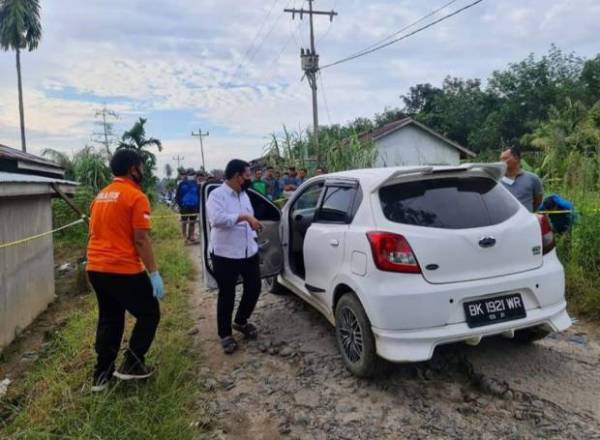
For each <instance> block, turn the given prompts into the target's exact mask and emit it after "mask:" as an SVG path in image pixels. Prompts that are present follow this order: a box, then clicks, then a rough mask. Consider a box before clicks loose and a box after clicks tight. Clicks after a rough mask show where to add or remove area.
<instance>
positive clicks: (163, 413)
mask: <svg viewBox="0 0 600 440" xmlns="http://www.w3.org/2000/svg"><path fill="white" fill-rule="evenodd" d="M165 212H168V211H164V210H163V211H162V213H163V214H164V213H165ZM154 231H155V232H154V234H153V236H154V239H155V249H156V254H157V258H158V264H159V267H160V270H161V273H162V275H163V277H164V279H165V283H166V291H167V297H166V299H165V300H164V301H163V302H162V303H161V309H162V310H161V311H162V321H161V324H160V327H159V330H158V334H157V338H156V341H155V343H154V345H153V348H152V349H151V351H150V353H149V356H148V359H149V362H152V363H155V364H156V365H157V366H158V372H157V374H156V376H155V377H153V378H151V379H150V380H149V381H148V382H147V383H140V384H127V383H116V384H115V385H114V386H112V388H110V389H109V390H108V391H107V392H105V393H100V394H92V393H91V392H90V381H91V374H92V367H93V363H94V351H93V341H94V333H95V325H96V313H97V312H96V305H95V299H94V298H93V296H92V295H90V296H89V297H88V298H87V299H86V300H85V301H84V305H83V307H81V308H80V309H79V310H78V311H77V312H76V313H75V314H74V315H73V316H72V317H71V318H70V319H69V320H68V322H67V324H66V326H65V327H64V328H62V329H59V330H58V331H57V332H56V333H55V334H54V336H53V337H52V338H51V340H50V343H49V345H48V346H47V347H46V348H45V350H44V351H43V353H42V354H41V357H40V359H39V360H38V361H37V362H36V364H35V365H34V367H33V369H32V370H31V371H30V372H29V373H28V374H27V377H26V379H25V380H24V381H23V382H22V383H17V384H15V385H14V387H12V389H11V390H10V396H9V398H10V400H9V402H10V403H6V401H4V403H2V402H0V405H2V406H3V408H2V407H0V409H1V410H0V414H3V415H4V417H5V418H4V421H3V419H0V429H2V431H0V437H5V438H11V439H21V438H23V439H30V438H44V439H45V438H77V439H91V438H97V439H175V438H177V439H191V438H194V437H196V436H197V435H198V434H199V433H198V431H197V428H194V427H193V424H191V422H193V421H194V420H197V419H195V417H196V416H197V414H195V409H194V404H195V402H196V401H197V399H198V397H199V394H200V392H201V387H200V386H199V385H198V374H197V372H198V367H199V363H200V360H199V358H198V355H197V354H196V352H195V351H194V350H193V347H192V345H191V340H190V337H189V336H188V334H187V332H188V330H189V328H190V327H191V326H192V324H193V320H192V317H191V315H190V310H189V303H188V295H189V289H190V276H191V274H192V272H193V270H192V264H191V262H190V260H189V257H188V255H187V253H186V252H185V249H184V248H183V245H182V243H181V240H179V238H180V237H179V232H178V225H177V223H176V221H175V220H174V219H158V220H157V221H156V224H155V225H154ZM7 415H8V416H7Z"/></svg>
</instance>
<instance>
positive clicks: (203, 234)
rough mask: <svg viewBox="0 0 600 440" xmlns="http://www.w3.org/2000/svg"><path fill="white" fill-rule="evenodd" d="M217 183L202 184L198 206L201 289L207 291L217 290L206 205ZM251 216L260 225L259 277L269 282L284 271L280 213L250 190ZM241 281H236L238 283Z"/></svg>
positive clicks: (271, 204)
mask: <svg viewBox="0 0 600 440" xmlns="http://www.w3.org/2000/svg"><path fill="white" fill-rule="evenodd" d="M220 185H221V184H220V183H213V182H209V183H204V184H203V185H202V189H201V191H202V203H201V204H200V206H201V208H200V240H201V246H202V268H203V271H202V272H203V277H204V285H205V287H207V288H208V289H216V288H217V283H216V281H215V279H214V277H213V266H212V260H211V256H210V252H209V249H210V246H209V241H210V224H209V222H208V218H207V215H206V203H205V202H206V201H207V200H208V196H209V195H210V192H211V191H212V190H214V189H215V188H218V187H219V186H220ZM247 193H248V197H250V202H251V203H252V208H253V209H254V216H255V217H256V219H257V220H258V221H260V222H261V224H262V225H263V229H262V231H260V232H259V233H258V238H257V243H258V249H259V255H260V276H261V278H269V277H273V276H276V275H278V274H279V273H280V272H281V270H282V269H283V250H282V247H281V236H280V232H279V225H280V223H281V211H280V210H279V208H277V206H275V205H274V204H273V202H271V201H270V200H269V199H268V198H266V197H265V196H263V195H262V194H260V193H258V192H256V191H254V190H252V189H249V190H248V191H247ZM239 282H241V279H240V280H238V283H239Z"/></svg>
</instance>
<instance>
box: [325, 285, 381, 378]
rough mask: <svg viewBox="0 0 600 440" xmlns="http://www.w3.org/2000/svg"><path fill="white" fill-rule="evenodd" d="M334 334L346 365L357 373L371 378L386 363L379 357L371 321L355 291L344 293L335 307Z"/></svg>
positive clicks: (359, 375) (353, 372)
mask: <svg viewBox="0 0 600 440" xmlns="http://www.w3.org/2000/svg"><path fill="white" fill-rule="evenodd" d="M335 333H336V339H337V343H338V349H339V350H340V353H341V354H342V359H343V361H344V365H345V366H346V368H347V369H348V370H349V371H350V372H351V373H352V374H354V375H355V376H358V377H372V376H374V375H376V374H377V373H378V372H379V371H380V370H381V368H382V366H383V360H382V359H381V358H380V357H379V356H377V350H376V346H375V337H374V336H373V332H372V331H371V323H370V322H369V318H368V317H367V314H366V313H365V310H364V309H363V307H362V305H361V303H360V301H359V300H358V298H357V297H356V296H355V295H354V294H353V293H347V294H345V295H344V296H343V297H342V298H341V299H340V300H339V302H338V303H337V306H336V308H335Z"/></svg>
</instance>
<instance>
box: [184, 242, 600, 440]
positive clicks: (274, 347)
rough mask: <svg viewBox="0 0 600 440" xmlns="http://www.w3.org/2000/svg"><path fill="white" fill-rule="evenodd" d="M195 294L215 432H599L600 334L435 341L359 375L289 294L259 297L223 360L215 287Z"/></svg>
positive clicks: (349, 435) (582, 328)
mask: <svg viewBox="0 0 600 440" xmlns="http://www.w3.org/2000/svg"><path fill="white" fill-rule="evenodd" d="M192 252H193V254H194V261H195V262H196V263H199V249H198V247H196V248H194V249H193V251H192ZM196 292H197V293H196V295H195V296H194V309H195V311H194V313H195V314H196V315H197V316H198V330H199V331H198V332H197V334H196V338H197V342H198V345H199V347H200V349H201V350H202V351H203V353H204V358H205V362H206V368H205V369H204V374H205V376H206V387H207V389H209V390H211V391H210V392H209V393H208V394H207V396H206V401H204V402H199V404H200V405H203V406H204V407H208V408H209V410H210V412H212V413H213V414H214V416H215V419H216V421H215V423H214V432H213V434H212V435H213V437H214V438H225V439H236V440H237V439H252V440H256V439H277V438H301V439H363V438H364V439H379V438H386V439H387V438H389V439H397V438H422V439H431V438H457V439H459V438H460V439H463V438H467V439H468V438H473V439H488V438H489V439H495V438H511V439H527V438H557V439H558V438H560V439H568V438H576V439H579V438H581V439H593V438H597V439H600V374H599V372H598V369H599V367H600V335H599V334H598V333H597V332H595V330H594V329H593V328H592V327H589V326H586V325H584V324H577V325H575V326H574V327H573V328H572V329H571V330H569V331H568V332H565V333H564V334H560V335H553V336H552V337H550V338H547V339H546V340H544V341H542V342H539V343H536V344H533V345H531V346H519V345H516V344H514V343H512V342H511V341H507V340H503V339H499V338H494V339H490V340H487V341H484V342H482V343H481V344H480V345H479V346H477V347H467V346H465V345H462V344H456V345H451V346H446V347H441V348H440V349H438V350H436V354H435V357H434V359H433V360H432V361H430V362H427V363H423V364H411V365H396V366H393V367H392V368H391V369H390V371H389V372H387V373H386V374H385V375H384V376H382V377H380V378H378V379H376V380H370V381H366V380H359V379H356V378H354V377H353V376H351V375H350V374H349V373H348V372H347V371H346V370H345V368H344V367H343V365H342V362H341V359H340V357H339V355H338V352H337V348H336V346H335V335H334V331H333V329H332V327H331V326H330V325H329V324H328V323H327V322H326V320H325V319H324V318H322V317H321V315H319V314H318V313H317V312H316V311H315V310H313V309H312V308H310V306H308V305H305V304H304V303H303V302H302V301H300V300H299V299H298V298H296V297H295V296H293V295H289V296H283V297H278V296H274V295H271V294H268V293H266V292H265V293H263V295H262V297H261V300H260V302H259V305H258V307H257V310H256V313H255V315H254V317H253V322H255V323H256V324H257V326H258V327H259V329H260V338H259V340H258V341H255V342H250V343H246V342H242V343H241V347H240V350H239V351H238V352H237V353H236V354H235V355H233V356H225V355H223V354H222V351H221V349H220V346H219V341H218V338H217V336H216V334H215V329H216V322H215V308H216V306H215V300H216V294H215V293H214V292H212V293H211V292H206V291H204V290H203V288H202V283H201V282H200V281H198V283H197V288H196ZM194 332H195V331H194ZM194 332H192V333H194ZM240 339H241V338H240Z"/></svg>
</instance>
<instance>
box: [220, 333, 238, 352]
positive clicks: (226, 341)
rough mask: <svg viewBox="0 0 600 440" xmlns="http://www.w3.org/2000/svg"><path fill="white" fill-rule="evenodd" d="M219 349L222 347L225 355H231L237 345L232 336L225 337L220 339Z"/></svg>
mask: <svg viewBox="0 0 600 440" xmlns="http://www.w3.org/2000/svg"><path fill="white" fill-rule="evenodd" d="M221 347H223V351H224V352H225V354H233V352H234V351H236V350H237V348H238V344H237V342H235V339H233V336H226V337H224V338H223V339H221Z"/></svg>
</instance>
